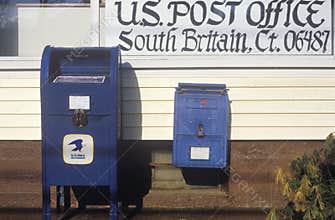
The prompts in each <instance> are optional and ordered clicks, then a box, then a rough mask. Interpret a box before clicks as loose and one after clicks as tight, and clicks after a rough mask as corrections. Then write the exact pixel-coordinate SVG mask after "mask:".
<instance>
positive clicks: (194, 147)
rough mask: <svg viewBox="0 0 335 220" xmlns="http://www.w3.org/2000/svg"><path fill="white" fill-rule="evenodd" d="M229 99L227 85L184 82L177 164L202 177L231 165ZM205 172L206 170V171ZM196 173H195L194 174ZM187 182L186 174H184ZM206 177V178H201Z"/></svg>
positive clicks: (177, 119) (178, 98) (178, 104)
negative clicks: (203, 173) (204, 174)
mask: <svg viewBox="0 0 335 220" xmlns="http://www.w3.org/2000/svg"><path fill="white" fill-rule="evenodd" d="M228 125H229V100H228V95H227V90H226V86H225V85H217V84H188V83H181V84H179V87H178V88H177V89H176V92H175V112H174V139H173V164H174V165H175V166H177V167H181V168H184V169H182V171H187V170H191V169H187V168H201V169H195V170H192V171H194V172H197V175H198V176H201V172H202V171H204V172H206V173H207V174H208V173H209V172H211V170H209V169H206V168H212V169H222V168H225V167H227V166H228V162H229V147H228V133H229V131H228ZM203 169H205V170H203ZM194 172H193V173H194ZM183 174H184V177H186V178H185V179H186V182H190V184H192V183H191V181H188V180H187V174H186V172H184V173H183ZM201 178H203V176H202V177H201Z"/></svg>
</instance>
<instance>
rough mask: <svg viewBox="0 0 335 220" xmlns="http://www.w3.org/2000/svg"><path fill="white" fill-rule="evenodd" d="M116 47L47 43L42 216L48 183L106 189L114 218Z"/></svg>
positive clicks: (43, 71) (47, 215) (117, 111)
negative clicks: (51, 45) (73, 46)
mask: <svg viewBox="0 0 335 220" xmlns="http://www.w3.org/2000/svg"><path fill="white" fill-rule="evenodd" d="M119 59H120V56H119V49H118V48H54V47H49V46H48V47H46V48H45V50H44V53H43V57H42V66H41V79H40V87H41V110H42V112H41V115H42V176H43V181H42V185H43V186H42V187H43V219H45V220H46V219H50V186H65V187H74V188H75V187H84V186H86V187H91V188H92V187H101V186H105V187H108V193H107V196H108V198H109V200H110V202H109V204H110V209H111V211H110V219H113V220H115V219H117V203H118V199H117V192H118V180H117V172H118V170H117V145H118V140H119V137H120V126H119V125H120V124H119V123H120V105H119V100H120V98H119V86H120V83H119Z"/></svg>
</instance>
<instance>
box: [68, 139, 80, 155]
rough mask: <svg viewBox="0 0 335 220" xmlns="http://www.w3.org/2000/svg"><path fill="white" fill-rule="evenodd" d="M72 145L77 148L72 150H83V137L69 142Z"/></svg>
mask: <svg viewBox="0 0 335 220" xmlns="http://www.w3.org/2000/svg"><path fill="white" fill-rule="evenodd" d="M68 145H69V146H70V145H74V146H75V148H73V149H72V151H79V152H81V149H82V148H83V139H77V140H74V141H72V142H71V143H69V144H68Z"/></svg>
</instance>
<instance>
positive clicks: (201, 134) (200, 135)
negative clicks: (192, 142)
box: [198, 123, 205, 137]
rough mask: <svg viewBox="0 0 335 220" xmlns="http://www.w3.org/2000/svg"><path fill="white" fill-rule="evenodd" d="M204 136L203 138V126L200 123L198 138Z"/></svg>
mask: <svg viewBox="0 0 335 220" xmlns="http://www.w3.org/2000/svg"><path fill="white" fill-rule="evenodd" d="M204 136H205V132H204V125H203V124H202V123H200V124H199V125H198V137H204Z"/></svg>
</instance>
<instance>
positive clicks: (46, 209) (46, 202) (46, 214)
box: [42, 184, 51, 220]
mask: <svg viewBox="0 0 335 220" xmlns="http://www.w3.org/2000/svg"><path fill="white" fill-rule="evenodd" d="M42 212H43V214H42V215H43V217H42V219H43V220H50V219H51V213H50V186H49V185H47V184H43V210H42Z"/></svg>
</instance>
